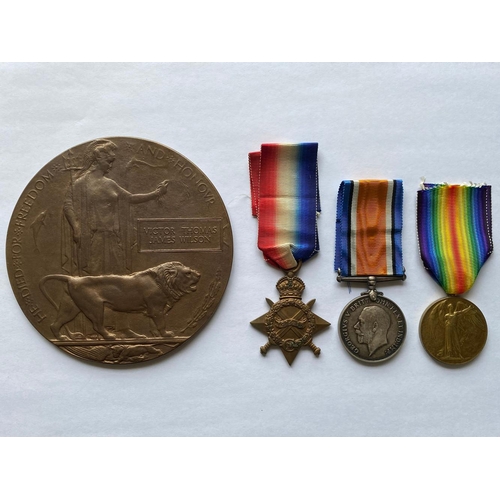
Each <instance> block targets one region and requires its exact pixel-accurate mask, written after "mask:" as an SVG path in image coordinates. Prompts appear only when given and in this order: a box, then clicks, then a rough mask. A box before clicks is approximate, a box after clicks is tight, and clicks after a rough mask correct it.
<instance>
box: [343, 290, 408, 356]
mask: <svg viewBox="0 0 500 500" xmlns="http://www.w3.org/2000/svg"><path fill="white" fill-rule="evenodd" d="M339 336H340V340H341V341H342V345H343V346H344V347H345V348H346V349H347V352H349V354H351V355H352V356H354V357H355V358H356V359H359V360H360V361H364V362H367V363H378V362H381V361H385V360H387V359H389V358H391V357H392V356H394V355H395V354H396V353H397V352H398V351H399V349H400V348H401V345H402V344H403V342H404V339H405V336H406V320H405V317H404V315H403V313H402V312H401V309H400V308H399V307H398V306H397V305H396V304H395V303H394V302H393V301H392V300H390V299H386V298H385V297H383V296H382V295H381V294H380V293H379V294H378V295H377V297H376V298H375V299H373V298H370V296H369V295H368V294H367V295H366V296H363V295H362V296H360V297H358V298H356V299H354V300H352V301H351V302H349V304H347V305H346V306H345V307H344V310H343V311H342V313H341V315H340V318H339Z"/></svg>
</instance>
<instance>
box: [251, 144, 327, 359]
mask: <svg viewBox="0 0 500 500" xmlns="http://www.w3.org/2000/svg"><path fill="white" fill-rule="evenodd" d="M317 153H318V144H317V143H302V144H263V145H262V147H261V150H260V151H259V152H256V153H250V155H249V163H250V187H251V193H252V215H253V216H254V217H257V218H258V222H259V235H258V246H259V249H260V250H262V252H263V254H264V259H265V260H266V261H267V262H269V264H271V265H273V266H274V267H277V268H279V269H281V270H282V271H283V272H284V273H285V277H283V278H281V279H280V280H279V281H278V283H277V285H276V288H277V289H278V291H279V294H280V299H279V300H278V301H277V302H273V301H272V300H271V299H266V300H267V303H268V304H269V306H270V310H269V312H267V313H265V314H263V315H262V316H260V317H259V318H257V319H255V320H254V321H252V322H251V324H252V325H253V326H254V327H255V328H257V329H258V330H260V331H261V332H262V333H264V334H266V335H267V336H268V342H267V343H266V344H265V345H263V346H262V347H261V348H260V352H261V353H262V354H263V355H265V354H266V353H267V351H268V350H269V348H270V347H271V346H272V345H275V346H277V347H279V348H280V349H281V351H282V353H283V355H284V356H285V358H286V360H287V361H288V363H289V364H290V365H291V364H292V362H293V360H294V359H295V357H296V356H297V354H298V351H299V350H300V348H301V347H302V346H308V347H310V348H311V349H312V351H313V352H314V354H315V355H316V356H319V354H320V352H321V351H320V349H319V348H318V347H317V346H316V345H315V344H314V343H313V341H312V339H313V335H314V334H315V333H317V332H318V331H320V330H322V329H324V328H326V327H327V326H329V325H330V323H328V322H327V321H325V320H323V319H322V318H320V317H319V316H317V315H316V314H314V313H313V312H312V311H311V308H312V306H313V304H314V302H315V300H311V301H309V302H308V303H307V304H305V303H304V302H302V293H303V291H304V288H305V285H304V282H303V281H302V280H301V279H300V278H298V277H297V276H296V274H297V273H298V271H299V270H300V267H301V266H302V264H303V263H304V262H306V261H307V260H308V259H309V258H311V257H312V256H313V255H315V254H316V253H317V252H318V250H319V243H318V231H317V225H316V218H317V215H318V213H319V212H320V203H319V189H318V169H317Z"/></svg>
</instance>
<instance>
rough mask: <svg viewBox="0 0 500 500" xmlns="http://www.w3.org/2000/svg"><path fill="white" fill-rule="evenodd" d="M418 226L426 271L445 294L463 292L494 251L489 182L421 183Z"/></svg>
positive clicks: (470, 285) (470, 284)
mask: <svg viewBox="0 0 500 500" xmlns="http://www.w3.org/2000/svg"><path fill="white" fill-rule="evenodd" d="M417 226H418V241H419V245H420V256H421V258H422V261H423V263H424V266H425V268H426V269H427V271H429V273H430V274H431V276H432V277H433V278H434V279H435V280H436V281H437V282H438V283H439V284H440V285H441V287H442V288H443V289H444V291H445V292H446V293H447V294H450V295H458V294H461V293H464V292H466V291H467V290H469V289H470V288H471V287H472V285H473V284H474V281H475V280H476V277H477V275H478V274H479V270H480V269H481V267H482V265H483V264H484V263H485V262H486V260H487V259H488V257H489V256H490V254H491V252H492V251H493V240H492V236H491V186H487V185H482V186H475V185H461V186H458V185H447V184H424V185H423V189H422V190H420V191H419V192H418V197H417Z"/></svg>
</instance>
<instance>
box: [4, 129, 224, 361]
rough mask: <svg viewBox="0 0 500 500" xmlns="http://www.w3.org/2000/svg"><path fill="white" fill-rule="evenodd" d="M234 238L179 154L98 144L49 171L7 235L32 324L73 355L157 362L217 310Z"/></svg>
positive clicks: (209, 189) (13, 275)
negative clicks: (156, 360) (157, 359)
mask: <svg viewBox="0 0 500 500" xmlns="http://www.w3.org/2000/svg"><path fill="white" fill-rule="evenodd" d="M232 252H233V242H232V233H231V226H230V223H229V218H228V215H227V211H226V208H225V206H224V203H223V201H222V199H221V197H220V195H219V193H218V192H217V190H216V189H215V187H214V186H213V185H212V183H211V182H210V180H209V179H208V178H207V177H206V176H205V175H204V174H203V172H202V171H201V170H200V169H199V168H198V167H196V166H195V165H194V164H193V163H192V162H190V161H189V160H188V159H187V158H185V157H183V156H182V155H180V154H179V153H177V152H176V151H173V150H172V149H169V148H168V147H166V146H163V145H161V144H157V143H155V142H151V141H147V140H143V139H134V138H128V137H113V138H109V139H97V140H95V141H91V142H88V143H85V144H81V145H79V146H75V147H73V148H71V149H69V150H68V151H65V152H64V153H62V154H61V155H59V156H57V157H56V158H54V159H53V160H52V161H50V162H49V163H48V164H47V165H45V167H43V168H42V169H41V170H40V171H39V172H38V173H37V174H36V175H35V177H34V178H33V179H32V180H31V181H30V182H29V184H28V186H27V187H26V189H25V190H24V192H23V194H22V195H21V197H20V199H19V201H18V203H17V205H16V207H15V209H14V212H13V215H12V218H11V221H10V225H9V230H8V234H7V267H8V271H9V278H10V282H11V285H12V288H13V291H14V294H15V296H16V298H17V301H18V302H19V305H20V306H21V309H22V310H23V312H24V314H25V315H26V316H27V318H28V319H29V320H30V322H31V323H32V324H33V326H34V327H35V328H36V329H37V330H38V331H39V332H40V333H41V334H42V335H43V336H44V337H45V338H46V339H48V340H50V341H51V342H52V343H53V344H55V345H57V346H58V347H59V348H61V349H63V350H64V351H66V352H68V353H69V354H72V355H74V356H77V357H80V358H85V359H89V360H93V361H97V362H101V363H105V364H129V363H137V362H141V361H146V360H150V359H154V358H156V357H158V356H161V355H163V354H166V353H168V352H170V351H172V350H173V349H175V348H176V347H178V346H180V345H182V344H183V343H184V342H186V341H187V340H189V339H190V338H191V337H192V336H193V335H194V334H195V333H197V332H198V331H199V330H200V329H201V328H202V327H203V326H204V325H205V324H206V323H207V322H208V321H209V319H210V318H211V316H212V315H213V314H214V312H215V310H216V308H217V306H218V304H219V302H220V300H221V298H222V295H223V293H224V290H225V288H226V285H227V282H228V280H229V274H230V271H231V263H232Z"/></svg>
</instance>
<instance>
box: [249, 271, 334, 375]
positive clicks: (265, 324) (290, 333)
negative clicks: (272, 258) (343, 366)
mask: <svg viewBox="0 0 500 500" xmlns="http://www.w3.org/2000/svg"><path fill="white" fill-rule="evenodd" d="M299 268H300V264H299ZM296 271H298V268H297V269H296V270H291V271H287V272H286V276H285V277H284V278H281V279H280V280H279V281H278V283H277V284H276V288H277V289H278V292H279V294H280V299H279V300H278V302H273V301H272V300H271V299H266V301H267V303H268V304H269V306H270V307H271V309H270V310H269V312H267V313H265V314H263V315H262V316H259V317H258V318H257V319H254V320H253V321H251V322H250V323H251V324H252V325H253V326H254V327H255V328H257V329H258V330H259V331H261V332H262V333H264V334H266V335H267V336H268V338H269V340H268V342H267V343H266V344H265V345H263V346H262V347H261V348H260V352H261V354H263V355H264V356H265V355H266V354H267V351H268V350H269V348H270V347H271V346H272V345H275V346H277V347H279V348H280V349H281V352H282V353H283V355H284V356H285V358H286V360H287V361H288V364H289V365H291V364H292V363H293V360H294V359H295V357H296V356H297V354H298V352H299V350H300V348H301V347H302V346H307V347H310V348H311V350H312V351H313V352H314V354H315V356H319V355H320V353H321V349H320V348H319V347H317V346H316V345H315V344H314V343H313V341H312V338H313V335H314V334H316V333H318V332H319V331H321V330H323V329H324V328H326V327H328V326H330V323H328V321H325V320H324V319H322V318H320V317H319V316H318V315H317V314H314V313H313V312H312V311H311V308H312V306H313V304H314V303H315V302H316V299H313V300H310V301H309V302H308V303H307V304H304V302H302V293H303V291H304V289H305V285H304V282H303V281H302V280H301V279H300V278H298V277H297V276H295V272H296Z"/></svg>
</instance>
